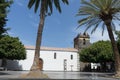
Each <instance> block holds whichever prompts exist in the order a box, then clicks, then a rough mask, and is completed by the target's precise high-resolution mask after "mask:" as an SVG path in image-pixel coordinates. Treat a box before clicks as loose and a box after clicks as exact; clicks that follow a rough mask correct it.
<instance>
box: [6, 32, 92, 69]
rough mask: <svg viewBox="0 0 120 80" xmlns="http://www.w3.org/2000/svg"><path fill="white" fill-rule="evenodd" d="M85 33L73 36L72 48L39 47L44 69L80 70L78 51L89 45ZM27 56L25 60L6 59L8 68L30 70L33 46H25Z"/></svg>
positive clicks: (87, 36)
mask: <svg viewBox="0 0 120 80" xmlns="http://www.w3.org/2000/svg"><path fill="white" fill-rule="evenodd" d="M89 39H90V37H89V35H88V34H87V33H84V34H79V35H77V37H75V38H74V48H54V47H41V51H40V58H41V59H42V61H43V70H44V71H80V67H82V65H83V64H82V65H81V64H80V62H79V58H80V57H79V55H78V51H80V50H81V49H82V48H85V47H87V46H89V45H90V42H89V41H90V40H89ZM25 48H26V54H27V57H26V59H25V60H15V61H12V60H8V61H7V69H8V70H30V68H31V66H32V63H33V58H34V52H35V47H34V46H25Z"/></svg>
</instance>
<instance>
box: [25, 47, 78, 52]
mask: <svg viewBox="0 0 120 80" xmlns="http://www.w3.org/2000/svg"><path fill="white" fill-rule="evenodd" d="M25 48H26V49H35V46H25ZM41 50H46V51H71V52H77V51H78V50H77V49H75V48H56V47H41Z"/></svg>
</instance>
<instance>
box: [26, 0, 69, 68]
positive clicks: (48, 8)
mask: <svg viewBox="0 0 120 80" xmlns="http://www.w3.org/2000/svg"><path fill="white" fill-rule="evenodd" d="M60 1H62V2H63V3H65V4H68V0H29V3H28V8H29V9H30V8H32V7H33V6H34V11H35V13H36V12H37V10H38V8H40V23H39V26H38V32H37V39H36V48H35V56H34V61H33V65H32V67H31V70H40V64H39V57H40V55H39V54H40V46H41V40H42V32H43V28H44V21H45V17H46V15H51V14H52V12H53V4H54V6H55V7H56V9H57V10H58V11H59V12H60V13H61V7H60Z"/></svg>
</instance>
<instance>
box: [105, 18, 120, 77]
mask: <svg viewBox="0 0 120 80" xmlns="http://www.w3.org/2000/svg"><path fill="white" fill-rule="evenodd" d="M105 24H106V27H107V30H108V34H109V38H110V40H111V43H112V49H113V53H114V60H115V72H116V75H119V74H120V55H119V51H118V48H117V44H116V41H115V39H114V35H113V32H112V27H111V21H110V20H109V21H105Z"/></svg>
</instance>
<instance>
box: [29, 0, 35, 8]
mask: <svg viewBox="0 0 120 80" xmlns="http://www.w3.org/2000/svg"><path fill="white" fill-rule="evenodd" d="M35 1H36V0H29V3H28V8H29V9H30V8H31V7H32V6H33V5H34V3H35Z"/></svg>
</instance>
